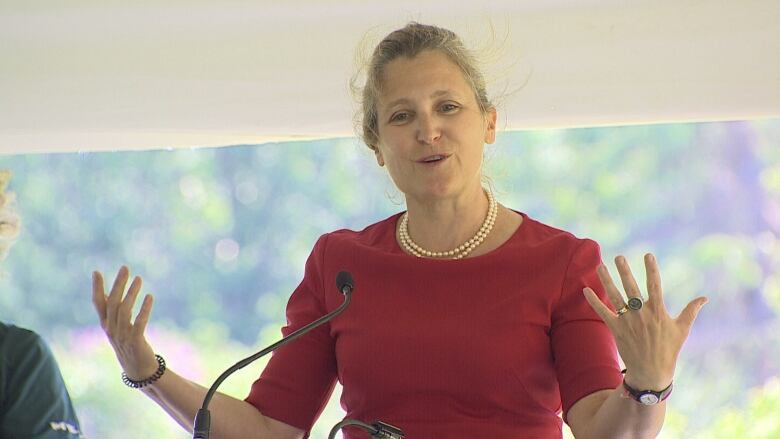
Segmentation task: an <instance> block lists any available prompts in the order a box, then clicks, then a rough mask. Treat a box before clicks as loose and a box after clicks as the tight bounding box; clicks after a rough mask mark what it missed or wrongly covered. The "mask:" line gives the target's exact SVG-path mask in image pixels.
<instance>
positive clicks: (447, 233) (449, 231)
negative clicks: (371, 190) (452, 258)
mask: <svg viewBox="0 0 780 439" xmlns="http://www.w3.org/2000/svg"><path fill="white" fill-rule="evenodd" d="M406 204H407V211H408V215H409V220H408V230H409V235H410V237H411V238H412V240H413V241H414V242H415V243H417V245H419V246H421V247H422V248H424V249H426V250H430V251H447V250H451V249H453V248H455V247H457V246H459V245H461V244H463V243H464V242H465V241H467V240H469V239H470V238H471V237H473V236H474V234H476V233H477V231H478V230H479V229H480V227H482V224H483V223H484V222H485V217H486V215H487V212H488V198H487V196H486V194H485V192H484V189H482V187H481V186H479V187H477V188H475V190H472V191H469V192H468V193H464V194H462V195H460V196H458V197H453V198H447V199H438V200H431V199H418V198H414V197H410V196H407V198H406Z"/></svg>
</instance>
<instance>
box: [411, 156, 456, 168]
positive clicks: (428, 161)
mask: <svg viewBox="0 0 780 439" xmlns="http://www.w3.org/2000/svg"><path fill="white" fill-rule="evenodd" d="M447 158H449V156H448V155H445V154H433V155H429V156H427V157H423V158H422V159H421V160H419V161H418V163H422V164H423V165H428V166H435V165H438V164H441V163H443V162H444V161H445V160H447Z"/></svg>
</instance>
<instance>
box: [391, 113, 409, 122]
mask: <svg viewBox="0 0 780 439" xmlns="http://www.w3.org/2000/svg"><path fill="white" fill-rule="evenodd" d="M408 118H409V113H395V114H394V115H393V117H391V118H390V122H403V121H405V120H406V119H408Z"/></svg>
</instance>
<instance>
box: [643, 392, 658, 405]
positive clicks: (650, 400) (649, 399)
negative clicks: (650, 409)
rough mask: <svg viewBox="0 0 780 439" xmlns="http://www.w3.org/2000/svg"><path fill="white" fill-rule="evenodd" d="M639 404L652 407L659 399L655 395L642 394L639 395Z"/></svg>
mask: <svg viewBox="0 0 780 439" xmlns="http://www.w3.org/2000/svg"><path fill="white" fill-rule="evenodd" d="M638 399H639V402H641V403H642V404H644V405H654V404H658V401H659V398H658V396H657V395H654V394H652V393H643V394H641V395H639V398H638Z"/></svg>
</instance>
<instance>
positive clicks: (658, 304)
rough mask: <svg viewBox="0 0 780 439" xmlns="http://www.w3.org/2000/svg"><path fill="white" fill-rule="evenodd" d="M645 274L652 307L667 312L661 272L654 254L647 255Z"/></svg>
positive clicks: (648, 297)
mask: <svg viewBox="0 0 780 439" xmlns="http://www.w3.org/2000/svg"><path fill="white" fill-rule="evenodd" d="M645 272H646V273H647V299H648V301H649V302H650V306H652V307H654V308H656V309H663V310H664V311H665V310H666V306H665V305H664V293H663V287H662V286H661V271H660V270H659V268H658V262H657V261H656V260H655V256H653V254H652V253H648V254H646V255H645Z"/></svg>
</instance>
